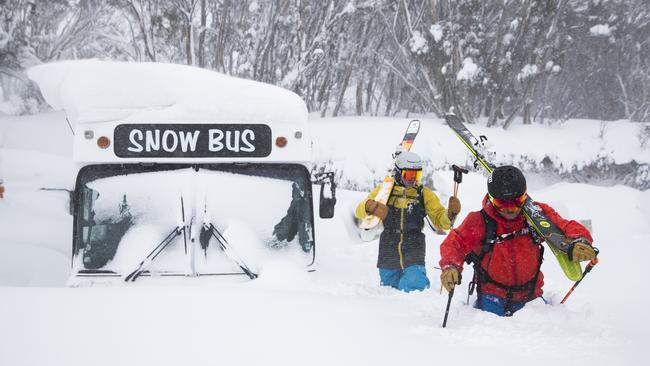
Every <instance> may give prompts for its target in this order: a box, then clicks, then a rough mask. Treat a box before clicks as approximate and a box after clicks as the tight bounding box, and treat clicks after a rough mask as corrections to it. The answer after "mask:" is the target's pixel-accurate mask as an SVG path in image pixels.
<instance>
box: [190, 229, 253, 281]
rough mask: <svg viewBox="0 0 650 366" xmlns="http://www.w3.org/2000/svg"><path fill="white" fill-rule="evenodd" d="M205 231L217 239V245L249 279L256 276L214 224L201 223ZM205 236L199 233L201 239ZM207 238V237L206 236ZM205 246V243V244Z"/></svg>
mask: <svg viewBox="0 0 650 366" xmlns="http://www.w3.org/2000/svg"><path fill="white" fill-rule="evenodd" d="M202 230H204V231H205V232H206V233H208V234H209V235H210V236H212V237H214V238H215V239H216V240H217V243H219V246H221V249H223V252H224V253H226V256H228V258H230V259H231V260H232V261H233V262H235V263H236V264H237V265H238V266H239V268H241V270H242V271H244V273H245V274H246V275H247V276H248V277H250V279H251V280H253V279H256V278H257V273H255V272H253V271H251V270H250V268H248V266H247V265H246V263H244V261H243V260H242V259H241V258H240V257H239V255H237V252H235V250H234V249H233V248H232V247H231V246H230V244H228V241H227V240H226V238H224V236H223V234H221V232H220V231H219V230H218V229H217V228H216V227H215V226H214V225H212V223H203V229H202ZM203 238H205V236H204V235H201V239H203ZM207 239H208V240H210V239H209V237H208V238H207ZM206 247H207V244H206Z"/></svg>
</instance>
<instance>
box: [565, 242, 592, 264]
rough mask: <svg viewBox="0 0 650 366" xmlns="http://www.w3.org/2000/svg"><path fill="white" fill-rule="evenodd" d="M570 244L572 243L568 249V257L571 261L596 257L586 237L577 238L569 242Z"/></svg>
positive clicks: (582, 260)
mask: <svg viewBox="0 0 650 366" xmlns="http://www.w3.org/2000/svg"><path fill="white" fill-rule="evenodd" d="M571 244H573V248H572V249H571V251H570V257H569V259H570V260H571V261H572V262H584V261H590V260H592V259H594V258H596V251H595V250H594V248H593V247H592V246H591V245H590V244H589V241H587V239H585V238H578V239H575V240H574V241H573V242H571Z"/></svg>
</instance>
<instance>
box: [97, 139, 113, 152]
mask: <svg viewBox="0 0 650 366" xmlns="http://www.w3.org/2000/svg"><path fill="white" fill-rule="evenodd" d="M97 146H99V148H100V149H108V147H109V146H111V140H110V139H109V138H108V137H106V136H101V137H100V138H98V139H97Z"/></svg>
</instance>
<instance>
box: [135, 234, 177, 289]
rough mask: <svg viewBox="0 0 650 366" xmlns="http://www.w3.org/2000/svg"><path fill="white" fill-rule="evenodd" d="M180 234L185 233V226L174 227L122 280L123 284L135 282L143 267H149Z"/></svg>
mask: <svg viewBox="0 0 650 366" xmlns="http://www.w3.org/2000/svg"><path fill="white" fill-rule="evenodd" d="M181 232H183V233H184V232H185V226H183V227H181V226H176V227H175V228H174V230H172V232H171V233H169V235H167V236H166V237H165V239H163V240H162V241H161V242H160V243H159V244H158V245H157V246H156V247H155V248H153V250H152V251H151V253H149V255H147V256H146V257H145V258H144V259H143V260H142V262H140V265H138V268H136V269H135V270H134V271H133V272H131V273H130V274H129V275H128V276H126V278H125V279H124V282H129V281H131V282H135V280H136V279H138V277H140V275H141V274H142V273H144V271H145V267H147V266H149V265H150V264H151V262H152V261H153V260H154V259H155V258H156V257H157V256H158V254H160V253H161V252H162V251H163V250H165V248H166V247H167V246H168V245H169V243H171V242H172V241H174V239H176V237H177V236H179V235H181Z"/></svg>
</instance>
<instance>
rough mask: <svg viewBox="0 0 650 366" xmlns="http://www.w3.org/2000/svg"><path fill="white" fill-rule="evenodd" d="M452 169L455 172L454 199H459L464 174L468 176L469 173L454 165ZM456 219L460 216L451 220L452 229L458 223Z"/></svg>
mask: <svg viewBox="0 0 650 366" xmlns="http://www.w3.org/2000/svg"><path fill="white" fill-rule="evenodd" d="M451 168H452V169H453V170H454V197H458V187H459V186H460V184H461V183H462V182H463V174H467V172H468V171H467V169H465V168H461V167H459V166H458V165H456V164H453V165H452V166H451ZM456 217H458V215H454V217H452V218H451V227H452V228H453V227H454V222H456Z"/></svg>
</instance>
